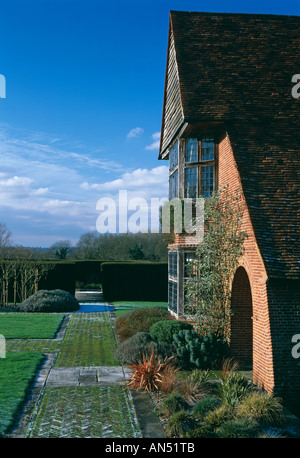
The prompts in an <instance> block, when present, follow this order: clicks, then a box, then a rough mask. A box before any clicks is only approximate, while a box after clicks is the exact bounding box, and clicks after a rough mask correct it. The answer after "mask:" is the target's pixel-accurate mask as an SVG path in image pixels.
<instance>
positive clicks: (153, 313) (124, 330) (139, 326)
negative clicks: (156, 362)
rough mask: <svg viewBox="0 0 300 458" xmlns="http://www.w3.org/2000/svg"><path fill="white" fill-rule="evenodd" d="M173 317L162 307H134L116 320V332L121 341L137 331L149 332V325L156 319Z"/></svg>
mask: <svg viewBox="0 0 300 458" xmlns="http://www.w3.org/2000/svg"><path fill="white" fill-rule="evenodd" d="M163 319H165V320H168V319H173V318H172V315H171V314H170V312H169V311H168V310H167V309H166V308H164V307H150V308H145V309H136V310H132V311H130V312H126V314H123V315H121V316H120V317H119V318H118V319H117V321H116V330H117V334H118V336H119V338H120V340H121V341H123V340H125V339H128V338H129V337H132V336H133V335H134V334H136V333H137V332H147V333H149V331H150V328H151V326H152V325H153V324H154V323H156V322H157V321H161V320H163Z"/></svg>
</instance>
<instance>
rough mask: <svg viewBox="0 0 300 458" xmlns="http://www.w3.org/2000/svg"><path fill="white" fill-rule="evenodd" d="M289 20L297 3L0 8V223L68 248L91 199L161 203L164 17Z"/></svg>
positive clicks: (88, 215)
mask: <svg viewBox="0 0 300 458" xmlns="http://www.w3.org/2000/svg"><path fill="white" fill-rule="evenodd" d="M171 9H173V10H185V11H211V12H240V13H268V14H291V15H299V13H300V0H293V1H291V0H287V1H285V2H280V3H279V2H274V1H263V0H262V1H255V0H254V1H252V2H240V1H230V0H228V1H226V2H225V1H213V0H212V1H210V2H203V1H189V0H185V1H183V0H181V1H178V0H176V1H175V0H174V1H168V0H160V1H156V0H154V1H142V0H140V1H136V0H134V1H133V0H127V1H121V0H119V1H116V0H111V1H109V2H107V1H105V2H104V1H102V0H98V1H93V0H85V1H83V0H8V1H7V0H2V1H1V6H0V56H1V58H0V74H2V75H4V76H5V79H6V98H5V99H4V98H2V99H0V222H3V223H6V225H7V226H8V228H9V229H10V230H11V232H12V236H13V241H14V242H15V243H17V244H22V245H25V246H43V247H47V246H50V245H51V244H52V243H54V242H55V241H57V240H60V239H69V240H71V241H72V243H74V244H75V243H76V241H77V240H78V239H79V237H80V235H81V234H83V233H84V232H88V231H92V230H96V220H97V216H98V215H99V212H98V211H97V210H96V204H97V201H98V199H100V198H103V197H105V196H109V197H112V198H114V199H116V198H117V195H118V192H119V190H120V189H122V190H123V189H126V190H128V193H129V196H132V197H133V196H135V197H136V196H139V197H143V198H145V199H146V200H147V201H149V199H150V198H151V197H160V198H162V197H167V194H168V168H167V165H168V164H167V163H165V162H160V161H158V159H157V157H158V141H159V133H160V127H161V115H162V102H163V89H164V76H165V64H166V52H167V36H168V23H169V11H170V10H171Z"/></svg>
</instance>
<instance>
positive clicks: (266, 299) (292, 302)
mask: <svg viewBox="0 0 300 458" xmlns="http://www.w3.org/2000/svg"><path fill="white" fill-rule="evenodd" d="M225 184H228V185H229V188H230V189H231V190H232V191H234V190H236V189H238V188H240V185H241V182H240V177H239V173H238V170H237V167H236V164H235V160H234V156H233V153H232V149H231V145H230V140H229V138H228V136H226V137H225V138H224V139H223V140H222V141H221V143H220V146H219V187H222V186H223V185H225ZM243 229H244V230H246V231H247V233H248V238H247V240H246V242H245V254H244V256H243V259H241V260H240V265H241V266H243V267H244V269H245V271H246V272H247V275H248V278H249V283H250V286H251V294H252V322H253V381H254V382H255V383H257V384H258V385H259V386H261V387H263V388H265V389H266V390H267V391H269V392H275V393H278V394H280V395H282V396H284V397H285V399H287V400H289V399H291V398H292V399H294V400H295V399H296V398H295V396H296V395H297V397H298V398H300V358H299V360H297V359H294V358H293V357H292V355H291V349H292V347H293V344H292V343H291V339H292V336H293V335H294V334H297V333H298V334H300V310H299V308H298V307H299V304H300V292H299V287H298V288H297V287H296V286H295V285H294V283H295V282H294V283H293V282H289V283H288V282H286V281H285V282H284V281H282V282H280V281H274V280H272V281H271V280H268V277H267V273H266V270H265V267H264V263H263V260H262V258H261V255H260V251H259V248H258V246H257V243H256V240H255V235H254V232H253V227H252V224H251V220H250V216H249V213H248V210H247V209H246V211H245V213H244V217H243ZM233 282H241V278H238V277H236V278H235V279H234V280H233ZM241 283H243V285H245V282H241ZM233 285H234V286H237V285H236V284H234V283H233ZM242 296H243V291H241V292H240V298H239V295H238V294H237V292H236V291H235V296H234V297H233V298H232V300H233V308H234V307H236V305H237V303H238V302H239V300H241V301H242ZM248 303H249V300H248ZM297 306H298V307H297ZM240 311H241V310H240ZM245 311H246V313H248V312H249V307H246V309H245ZM238 318H239V317H237V319H238ZM244 318H245V320H240V327H241V328H242V326H245V323H246V322H248V323H249V319H247V317H246V316H245V317H244ZM233 324H234V329H233V330H234V331H235V333H236V332H237V334H236V335H235V336H233V337H232V339H233V340H232V343H233V350H234V352H236V351H237V349H238V346H239V342H238V339H239V335H240V336H241V340H240V347H241V350H242V354H243V352H244V351H245V335H244V336H243V332H242V329H240V331H237V328H238V326H237V323H236V322H233ZM247 332H249V337H251V331H250V330H248V331H247ZM293 397H294V398H293Z"/></svg>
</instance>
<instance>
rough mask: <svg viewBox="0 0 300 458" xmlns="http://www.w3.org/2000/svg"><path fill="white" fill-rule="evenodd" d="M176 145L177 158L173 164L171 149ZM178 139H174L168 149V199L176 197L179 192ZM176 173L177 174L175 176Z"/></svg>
mask: <svg viewBox="0 0 300 458" xmlns="http://www.w3.org/2000/svg"><path fill="white" fill-rule="evenodd" d="M176 145H177V160H176V164H175V165H173V163H174V161H173V159H174V158H173V156H172V150H173V148H174V147H175V146H176ZM179 145H180V143H179V139H177V140H175V142H174V143H173V145H172V146H171V147H170V150H169V199H174V198H176V197H178V194H179ZM176 175H177V176H176ZM173 194H174V195H173Z"/></svg>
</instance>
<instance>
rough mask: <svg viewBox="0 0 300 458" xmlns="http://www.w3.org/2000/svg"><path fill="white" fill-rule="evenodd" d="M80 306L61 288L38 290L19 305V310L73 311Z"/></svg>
mask: <svg viewBox="0 0 300 458" xmlns="http://www.w3.org/2000/svg"><path fill="white" fill-rule="evenodd" d="M79 308H80V305H79V302H78V301H77V299H76V298H75V297H74V296H73V295H72V294H70V293H68V292H67V291H63V290H61V289H54V290H50V291H48V290H40V291H38V292H37V293H36V294H33V295H32V296H30V297H28V299H26V300H25V301H24V302H22V304H20V306H19V311H20V312H45V313H49V312H55V313H57V312H58V313H59V312H66V313H67V312H74V311H76V310H78V309H79Z"/></svg>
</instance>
